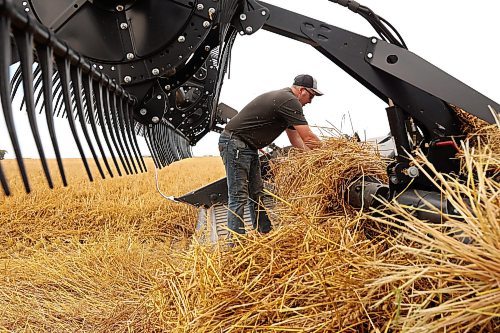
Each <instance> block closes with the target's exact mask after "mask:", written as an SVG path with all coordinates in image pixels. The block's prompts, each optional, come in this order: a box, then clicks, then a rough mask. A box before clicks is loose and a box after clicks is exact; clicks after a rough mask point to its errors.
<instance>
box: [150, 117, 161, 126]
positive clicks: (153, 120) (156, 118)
mask: <svg viewBox="0 0 500 333" xmlns="http://www.w3.org/2000/svg"><path fill="white" fill-rule="evenodd" d="M151 121H152V122H153V123H155V124H158V123H159V122H160V118H159V117H157V116H154V117H153V118H151Z"/></svg>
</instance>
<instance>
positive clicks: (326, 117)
mask: <svg viewBox="0 0 500 333" xmlns="http://www.w3.org/2000/svg"><path fill="white" fill-rule="evenodd" d="M267 2H269V3H272V4H273V5H276V6H280V7H283V8H286V9H289V10H292V11H295V12H297V13H301V14H303V15H306V16H309V17H312V18H315V19H317V20H321V21H324V22H326V23H328V24H332V25H335V26H337V27H340V28H342V29H346V30H350V31H352V32H355V33H358V34H361V35H364V36H367V37H371V36H375V35H376V34H375V32H374V30H373V29H372V27H371V26H370V25H369V24H368V22H366V21H365V20H364V19H363V18H361V17H360V16H359V15H357V14H354V13H352V12H351V11H349V10H347V9H346V8H344V7H342V6H340V5H337V4H334V3H332V2H330V1H327V0H308V1H297V0H287V1H286V0H268V1H267ZM360 3H361V4H363V5H365V6H367V7H370V8H371V9H372V10H373V11H374V12H375V13H377V14H378V15H380V16H382V17H384V18H385V19H386V20H388V21H389V22H391V24H392V25H393V26H395V27H396V29H398V31H399V32H400V34H401V35H402V36H403V38H404V39H405V41H406V44H407V45H408V48H409V50H410V51H412V52H414V53H416V54H417V55H419V56H420V57H422V58H424V59H426V60H427V61H429V62H430V63H432V64H434V65H435V66H437V67H439V68H441V69H442V70H444V71H446V72H448V73H449V74H451V75H453V76H455V77H456V78H457V79H459V80H461V81H463V82H464V83H466V84H467V85H469V86H471V87H472V88H474V89H476V90H478V91H479V92H481V93H483V94H484V95H486V96H488V97H489V98H491V99H493V100H494V101H497V102H500V88H499V87H500V84H499V82H498V81H499V78H500V62H499V61H498V59H500V58H499V57H498V54H500V43H499V42H498V40H499V39H500V38H499V37H500V36H499V35H500V27H499V23H498V13H499V12H500V2H499V1H497V0H485V1H482V2H481V5H478V3H475V2H472V1H458V0H454V1H452V0H439V1H435V0H420V1H405V0H362V1H360ZM303 73H307V74H311V75H312V76H314V77H315V78H316V79H317V81H318V88H319V89H320V90H321V91H323V92H324V93H325V95H324V96H321V97H316V98H315V99H314V100H313V102H312V103H311V104H309V105H307V106H306V107H305V108H304V111H305V116H306V118H307V120H308V122H309V124H310V125H311V126H319V127H331V124H333V125H334V126H335V127H337V128H339V129H341V130H342V131H343V132H344V133H346V134H352V132H353V130H354V131H356V132H358V133H359V134H360V136H361V137H362V138H373V137H380V136H384V135H386V134H387V133H388V132H389V126H388V123H387V119H386V115H385V108H386V107H387V105H386V104H385V103H384V102H382V101H381V100H380V99H378V98H377V97H375V95H373V94H372V93H371V92H370V91H368V90H367V89H366V88H364V87H363V86H361V84H359V83H358V82H357V81H356V80H354V79H353V78H351V77H350V76H349V75H347V74H346V73H344V72H343V71H342V70H341V69H339V68H338V67H337V66H336V65H335V64H333V63H332V62H331V61H329V60H328V59H327V58H326V57H324V56H323V55H322V54H320V53H319V52H318V51H316V50H315V49H314V48H312V47H311V46H309V45H306V44H302V43H300V42H297V41H295V40H291V39H288V38H286V37H282V36H279V35H276V34H273V33H270V32H267V31H264V30H260V31H258V32H257V33H255V34H253V35H251V36H238V37H237V39H236V42H235V45H234V48H233V51H232V61H231V67H230V78H228V77H226V79H225V81H224V85H223V87H222V92H221V96H220V102H223V103H226V104H228V105H230V106H232V107H234V108H235V109H237V110H241V109H242V108H243V107H244V106H245V105H246V104H247V103H248V102H249V101H251V100H252V99H253V98H255V97H256V96H258V95H260V94H262V93H264V92H266V91H270V90H275V89H280V88H284V87H286V86H290V85H291V83H292V81H293V78H294V77H295V76H296V75H298V74H303ZM15 116H16V124H17V131H18V133H20V135H19V137H20V138H21V145H22V149H23V153H24V156H25V157H32V158H37V157H38V154H37V153H36V149H35V148H34V144H33V140H32V138H31V131H30V129H29V125H28V121H27V117H26V115H25V114H23V112H15ZM58 124H59V125H58ZM56 125H58V126H57V130H58V137H59V138H60V142H61V144H62V147H61V150H62V153H63V156H64V157H77V156H78V152H77V150H76V146H75V144H74V141H73V138H72V136H71V134H70V132H69V130H67V128H68V126H67V120H66V119H56ZM40 128H41V130H42V138H44V141H46V142H47V147H50V144H49V141H48V138H49V137H48V134H47V132H46V131H45V130H44V128H45V122H44V120H40ZM315 131H316V132H318V134H321V133H320V132H319V130H317V129H315ZM6 133H7V131H6V129H5V125H4V122H3V114H0V145H1V147H0V148H1V149H7V150H8V151H9V152H10V153H9V154H8V155H7V158H9V157H10V158H12V157H13V153H12V149H11V148H10V140H9V139H8V137H7V135H6ZM217 140H218V134H217V133H210V134H208V135H207V136H206V137H204V138H203V139H202V140H201V141H200V142H199V143H198V144H197V146H195V147H193V153H194V155H195V156H202V155H217V154H218V150H217ZM276 143H277V144H278V145H281V146H286V145H289V143H288V140H287V139H286V135H282V136H281V137H280V138H278V139H277V141H276ZM141 150H142V152H143V153H144V154H148V152H147V148H146V146H145V144H144V143H142V144H141ZM47 154H48V155H49V157H50V156H53V155H51V152H50V151H48V152H47Z"/></svg>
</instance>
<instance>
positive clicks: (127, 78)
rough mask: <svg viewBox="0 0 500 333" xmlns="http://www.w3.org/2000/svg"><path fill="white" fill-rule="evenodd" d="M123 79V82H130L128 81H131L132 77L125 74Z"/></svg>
mask: <svg viewBox="0 0 500 333" xmlns="http://www.w3.org/2000/svg"><path fill="white" fill-rule="evenodd" d="M123 81H124V82H125V83H130V82H132V78H131V77H130V76H128V75H127V76H125V77H124V78H123Z"/></svg>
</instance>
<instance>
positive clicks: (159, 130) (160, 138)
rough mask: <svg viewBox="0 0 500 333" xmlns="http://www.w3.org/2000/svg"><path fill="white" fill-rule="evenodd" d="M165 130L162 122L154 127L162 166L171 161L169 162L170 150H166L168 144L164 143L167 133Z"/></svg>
mask: <svg viewBox="0 0 500 333" xmlns="http://www.w3.org/2000/svg"><path fill="white" fill-rule="evenodd" d="M163 132H164V128H163V126H162V124H159V125H157V126H154V127H153V133H154V137H155V144H156V145H157V146H158V147H159V151H160V159H161V163H162V166H163V167H165V166H167V165H168V164H169V163H168V152H167V150H166V144H165V143H164V140H165V134H164V133H163Z"/></svg>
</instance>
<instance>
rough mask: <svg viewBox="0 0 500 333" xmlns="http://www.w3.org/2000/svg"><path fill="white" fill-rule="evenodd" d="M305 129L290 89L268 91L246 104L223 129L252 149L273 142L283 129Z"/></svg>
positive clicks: (304, 119)
mask: <svg viewBox="0 0 500 333" xmlns="http://www.w3.org/2000/svg"><path fill="white" fill-rule="evenodd" d="M295 125H307V121H306V118H305V117H304V112H303V110H302V105H301V104H300V102H299V100H298V99H297V97H295V95H294V94H293V93H292V90H291V89H290V88H284V89H280V90H275V91H271V92H268V93H265V94H262V95H260V96H258V97H256V98H255V99H254V100H253V101H251V102H250V103H248V105H247V106H245V107H244V108H243V110H241V111H240V112H239V113H238V114H237V115H236V116H235V117H234V118H232V119H231V121H229V124H227V126H226V129H227V130H229V131H231V132H232V133H233V134H234V135H236V136H238V137H239V138H240V139H242V140H243V141H245V142H246V143H247V144H248V145H250V146H251V147H252V148H255V149H260V148H263V147H265V146H267V145H269V144H270V143H271V142H273V141H274V140H275V139H276V138H277V137H278V136H279V135H280V134H281V133H283V131H284V130H285V129H287V128H293V126H295Z"/></svg>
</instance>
